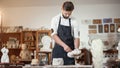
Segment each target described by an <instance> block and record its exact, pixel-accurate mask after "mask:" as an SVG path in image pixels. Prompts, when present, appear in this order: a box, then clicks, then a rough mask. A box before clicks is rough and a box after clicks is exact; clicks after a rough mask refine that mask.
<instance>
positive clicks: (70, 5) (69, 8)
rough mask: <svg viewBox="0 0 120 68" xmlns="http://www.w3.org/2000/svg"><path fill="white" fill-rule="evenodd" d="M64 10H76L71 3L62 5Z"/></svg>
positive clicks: (67, 2)
mask: <svg viewBox="0 0 120 68" xmlns="http://www.w3.org/2000/svg"><path fill="white" fill-rule="evenodd" d="M62 8H63V10H66V11H72V10H73V9H74V5H73V3H72V2H71V1H66V2H64V3H63V5H62Z"/></svg>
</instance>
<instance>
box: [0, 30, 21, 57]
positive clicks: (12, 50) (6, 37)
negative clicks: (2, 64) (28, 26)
mask: <svg viewBox="0 0 120 68" xmlns="http://www.w3.org/2000/svg"><path fill="white" fill-rule="evenodd" d="M0 43H1V44H0V49H1V48H2V47H3V45H6V46H7V48H8V49H9V53H8V54H9V56H11V55H13V54H14V55H16V56H19V52H20V50H21V49H20V44H21V43H22V32H14V33H0ZM1 55H2V53H1V52H0V57H1Z"/></svg>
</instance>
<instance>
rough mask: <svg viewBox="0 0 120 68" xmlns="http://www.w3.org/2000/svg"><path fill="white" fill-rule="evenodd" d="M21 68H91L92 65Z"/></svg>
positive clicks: (30, 67)
mask: <svg viewBox="0 0 120 68" xmlns="http://www.w3.org/2000/svg"><path fill="white" fill-rule="evenodd" d="M23 68H93V66H92V65H64V66H52V65H46V66H29V65H26V66H23Z"/></svg>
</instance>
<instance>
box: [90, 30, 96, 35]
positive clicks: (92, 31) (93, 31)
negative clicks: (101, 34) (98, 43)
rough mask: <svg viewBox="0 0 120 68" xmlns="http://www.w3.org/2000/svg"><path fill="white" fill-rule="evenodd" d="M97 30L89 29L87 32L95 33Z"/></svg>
mask: <svg viewBox="0 0 120 68" xmlns="http://www.w3.org/2000/svg"><path fill="white" fill-rule="evenodd" d="M96 33H97V30H89V34H96Z"/></svg>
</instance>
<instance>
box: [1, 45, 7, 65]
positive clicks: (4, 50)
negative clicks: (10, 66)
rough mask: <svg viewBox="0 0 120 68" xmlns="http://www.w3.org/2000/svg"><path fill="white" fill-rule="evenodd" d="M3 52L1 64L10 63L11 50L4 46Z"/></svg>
mask: <svg viewBox="0 0 120 68" xmlns="http://www.w3.org/2000/svg"><path fill="white" fill-rule="evenodd" d="M1 52H2V57H1V63H9V56H8V52H9V50H8V49H7V47H6V46H3V48H2V49H1Z"/></svg>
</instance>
